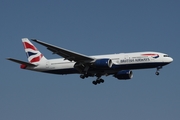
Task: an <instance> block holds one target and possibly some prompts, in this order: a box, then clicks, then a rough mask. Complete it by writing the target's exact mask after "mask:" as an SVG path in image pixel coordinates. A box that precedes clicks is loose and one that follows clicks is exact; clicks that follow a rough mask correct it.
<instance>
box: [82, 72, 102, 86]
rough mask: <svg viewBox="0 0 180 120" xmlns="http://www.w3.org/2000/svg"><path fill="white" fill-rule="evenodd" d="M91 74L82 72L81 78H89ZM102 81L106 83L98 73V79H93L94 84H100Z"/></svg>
mask: <svg viewBox="0 0 180 120" xmlns="http://www.w3.org/2000/svg"><path fill="white" fill-rule="evenodd" d="M88 77H89V76H88V75H87V74H82V75H80V78H82V79H84V78H88ZM100 83H104V80H103V79H101V76H99V75H98V77H97V79H96V80H94V81H92V84H94V85H97V84H100Z"/></svg>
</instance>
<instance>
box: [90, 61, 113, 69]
mask: <svg viewBox="0 0 180 120" xmlns="http://www.w3.org/2000/svg"><path fill="white" fill-rule="evenodd" d="M112 65H113V63H112V60H111V59H108V58H105V59H97V60H96V61H95V62H94V63H93V66H94V67H95V68H100V69H106V68H111V67H112Z"/></svg>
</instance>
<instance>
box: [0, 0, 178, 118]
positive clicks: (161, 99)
mask: <svg viewBox="0 0 180 120" xmlns="http://www.w3.org/2000/svg"><path fill="white" fill-rule="evenodd" d="M0 16H1V17H0V18H1V19H0V33H1V35H0V45H1V47H0V53H1V77H0V120H132V119H133V120H179V118H180V80H179V78H180V73H179V68H180V66H179V60H180V55H179V54H180V53H179V51H180V47H179V45H180V41H179V40H180V2H179V0H171V1H170V0H151V1H150V0H137V1H135V0H66V1H65V0H51V1H44V0H39V1H37V0H31V1H28V0H27V1H24V0H17V1H12V0H1V2H0ZM23 37H28V38H37V39H40V40H42V41H45V42H48V43H51V44H54V45H57V46H60V47H63V48H66V49H70V50H73V51H76V52H79V53H82V54H85V55H96V54H106V53H108V54H109V53H120V52H135V51H148V50H152V51H158V52H164V53H167V54H169V55H170V56H171V57H173V59H174V61H173V63H172V64H170V65H168V66H165V67H164V68H163V69H162V70H161V71H160V76H156V75H155V71H156V70H155V69H150V70H135V71H133V72H134V78H133V79H131V80H129V81H119V80H117V79H115V78H113V77H103V78H104V79H105V83H104V84H100V85H97V86H94V85H92V84H91V82H92V81H93V80H94V79H95V78H88V79H85V80H82V79H80V78H79V75H67V76H61V75H51V74H44V73H37V72H31V71H26V70H21V69H19V65H18V64H15V63H12V62H10V61H7V60H5V58H7V57H14V58H18V59H21V60H25V61H27V58H26V56H25V53H24V49H23V46H22V43H21V38H23ZM35 45H36V47H38V49H39V50H40V51H41V52H42V53H43V54H44V55H45V56H46V57H47V58H58V57H59V56H57V55H52V53H51V52H49V51H48V50H46V49H45V48H44V47H43V46H40V45H38V44H36V43H35Z"/></svg>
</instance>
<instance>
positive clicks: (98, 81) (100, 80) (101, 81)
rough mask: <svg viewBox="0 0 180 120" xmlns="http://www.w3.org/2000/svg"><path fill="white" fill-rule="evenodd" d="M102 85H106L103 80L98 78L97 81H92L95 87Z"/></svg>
mask: <svg viewBox="0 0 180 120" xmlns="http://www.w3.org/2000/svg"><path fill="white" fill-rule="evenodd" d="M100 83H104V80H103V79H101V78H98V79H97V80H95V81H92V84H94V85H97V84H100Z"/></svg>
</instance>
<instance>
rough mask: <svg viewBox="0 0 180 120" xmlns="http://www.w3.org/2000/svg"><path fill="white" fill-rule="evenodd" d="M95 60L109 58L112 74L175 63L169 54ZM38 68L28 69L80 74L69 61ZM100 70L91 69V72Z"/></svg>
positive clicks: (114, 55) (126, 55)
mask: <svg viewBox="0 0 180 120" xmlns="http://www.w3.org/2000/svg"><path fill="white" fill-rule="evenodd" d="M90 57H92V58H95V59H103V58H109V59H111V60H112V62H113V66H112V68H109V69H105V70H104V71H105V72H108V73H111V72H115V71H119V70H131V69H145V68H157V67H159V66H161V67H162V66H164V65H167V64H169V63H170V62H172V61H173V59H172V58H171V57H169V56H168V55H167V54H164V53H159V52H135V53H119V54H108V55H96V56H90ZM36 64H37V66H36V67H27V68H26V69H29V70H34V71H40V72H46V73H54V74H72V73H79V72H78V71H77V70H76V69H75V68H74V64H75V62H71V61H69V60H64V58H60V59H50V60H46V61H44V62H41V63H36ZM98 70H99V69H90V71H91V72H93V71H96V72H97V71H98Z"/></svg>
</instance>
